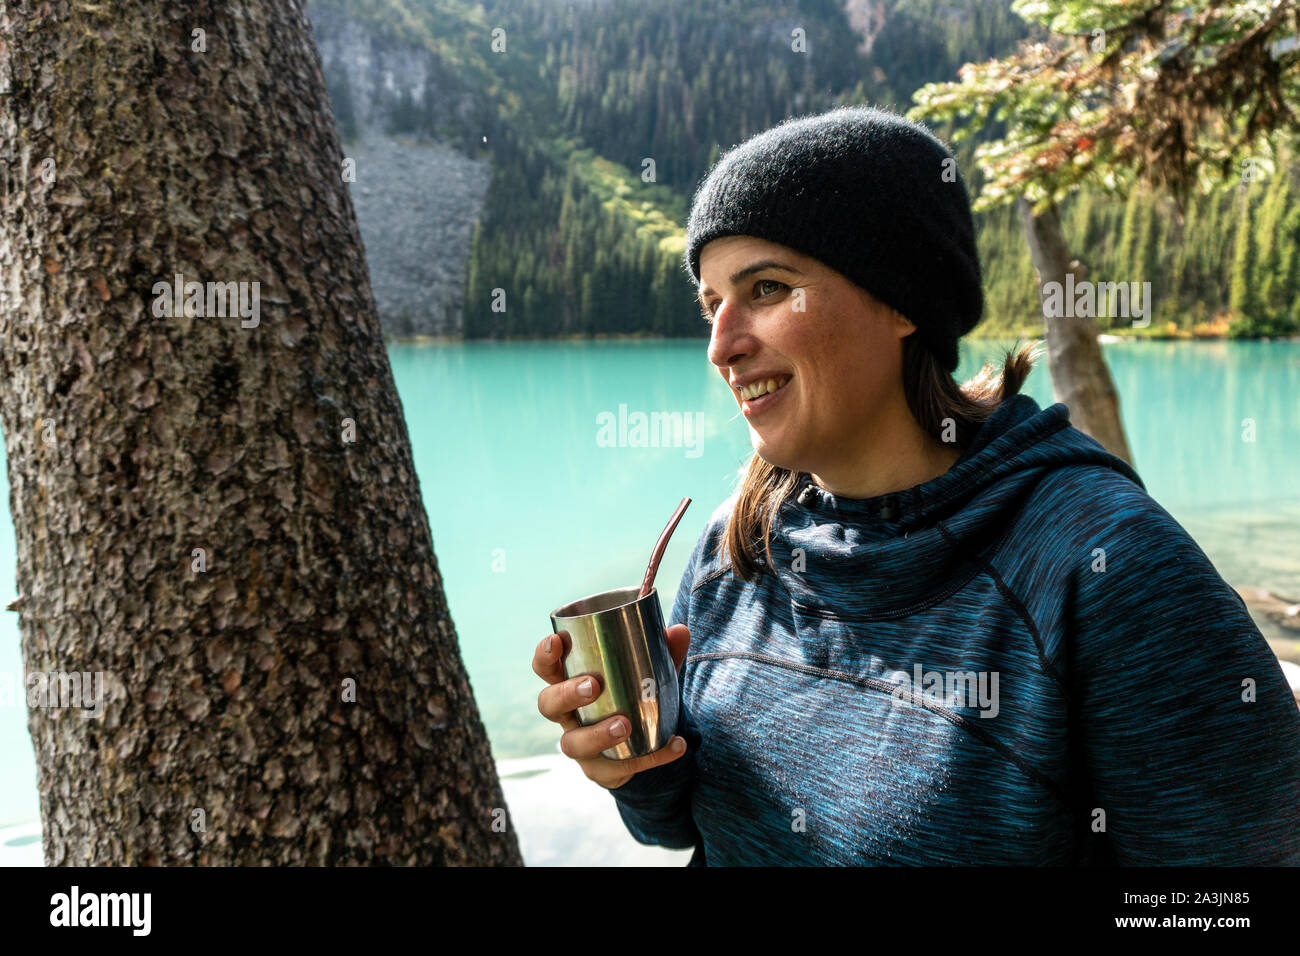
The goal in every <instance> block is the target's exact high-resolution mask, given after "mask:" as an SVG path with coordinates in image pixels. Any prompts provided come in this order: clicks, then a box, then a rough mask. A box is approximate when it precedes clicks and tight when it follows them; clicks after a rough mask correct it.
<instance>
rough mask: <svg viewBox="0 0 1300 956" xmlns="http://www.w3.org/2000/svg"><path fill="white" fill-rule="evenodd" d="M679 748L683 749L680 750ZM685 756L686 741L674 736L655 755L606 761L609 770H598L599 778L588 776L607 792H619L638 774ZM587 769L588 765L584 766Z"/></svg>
mask: <svg viewBox="0 0 1300 956" xmlns="http://www.w3.org/2000/svg"><path fill="white" fill-rule="evenodd" d="M679 747H680V748H681V749H678V748H679ZM685 754H686V741H685V740H683V739H682V738H681V737H677V736H674V737H673V738H672V739H671V740H669V741H668V743H666V744H665V745H664V746H662V747H660V748H659V749H658V750H656V751H655V752H654V753H649V754H646V755H645V756H644V757H633V758H632V759H631V760H619V761H617V762H615V761H613V760H605V761H604V763H605V764H607V765H609V767H608V769H606V768H604V767H600V768H597V769H598V773H599V775H598V776H592V774H591V773H588V774H587V776H588V777H589V778H590V779H592V780H595V781H596V783H598V784H600V785H601V786H602V787H604V788H606V789H607V790H617V789H618V788H619V787H621V786H623V784H625V783H627V782H628V781H629V780H631V779H632V778H633V777H635V776H636V775H637V774H639V773H642V772H644V771H646V770H651V769H653V768H655V767H662V766H663V765H664V764H666V763H672V762H673V761H674V760H680V759H681V758H682V757H683V756H684V755H685ZM585 769H586V765H584V770H585Z"/></svg>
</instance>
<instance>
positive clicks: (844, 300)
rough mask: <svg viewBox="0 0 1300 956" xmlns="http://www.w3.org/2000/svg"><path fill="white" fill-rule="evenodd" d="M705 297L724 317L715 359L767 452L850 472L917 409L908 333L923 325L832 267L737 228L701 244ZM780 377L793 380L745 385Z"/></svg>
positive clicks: (718, 319)
mask: <svg viewBox="0 0 1300 956" xmlns="http://www.w3.org/2000/svg"><path fill="white" fill-rule="evenodd" d="M699 297H700V304H701V307H702V309H703V310H704V313H705V319H706V321H709V322H710V324H711V326H712V332H711V336H710V339H709V361H711V362H712V363H713V364H714V365H715V366H716V367H717V369H718V372H719V374H721V375H722V377H723V379H724V380H726V382H727V384H728V385H729V386H731V387H732V388H731V392H732V397H733V398H734V399H735V401H736V404H737V406H738V407H739V408H740V410H741V412H742V413H743V414H744V416H745V419H746V421H748V423H749V429H750V438H751V440H752V442H753V446H754V451H755V452H757V453H758V454H759V455H760V456H761V457H762V458H763V459H764V460H765V461H768V462H770V463H772V464H773V465H776V466H778V467H781V468H788V469H790V470H792V471H806V472H810V473H813V474H832V473H836V472H843V471H845V470H846V469H851V468H852V466H853V463H854V462H858V461H862V460H864V458H865V457H866V456H867V455H868V454H869V452H870V449H871V447H872V444H873V441H872V435H873V432H875V433H880V432H882V431H889V430H890V429H888V428H884V427H883V426H884V425H885V423H887V422H890V421H892V420H895V419H896V416H898V415H900V414H904V415H905V414H908V412H907V404H906V399H905V397H904V395H903V388H902V340H903V338H905V337H906V336H907V335H908V333H909V332H911V331H913V330H914V329H915V326H913V325H912V323H911V322H909V321H908V320H907V319H905V318H903V317H902V316H901V315H899V314H898V313H896V312H894V311H893V310H892V309H889V308H888V307H887V306H885V305H884V304H883V303H881V302H879V301H877V300H876V299H874V298H873V297H872V296H871V295H870V294H868V293H867V292H866V291H865V290H863V289H861V288H860V287H859V286H857V285H855V284H854V283H853V282H851V281H849V280H848V279H846V278H845V277H844V276H843V275H841V274H840V273H838V272H836V271H835V270H833V269H831V268H830V267H829V266H825V265H823V264H822V263H820V262H819V261H817V260H816V259H812V258H809V257H807V256H804V255H802V254H800V253H798V252H795V251H794V250H793V249H790V248H788V247H786V246H782V245H778V244H776V243H773V242H768V241H767V240H764V239H756V238H753V237H750V236H726V237H724V238H721V239H715V240H713V241H712V242H709V243H708V244H707V245H706V246H705V247H704V249H703V250H702V252H701V255H700V296H699ZM769 379H774V380H775V382H776V384H777V385H781V383H782V382H784V383H785V384H784V385H781V388H780V389H778V390H777V391H775V392H772V393H771V394H768V395H766V396H765V397H753V398H751V397H748V396H749V394H750V393H749V391H748V390H747V391H746V392H744V393H742V392H741V391H740V390H739V389H738V388H737V387H736V386H738V385H742V386H743V385H749V384H750V383H751V382H753V383H755V384H757V383H758V381H759V380H762V381H763V382H764V383H765V382H766V381H767V380H769ZM760 387H762V386H760Z"/></svg>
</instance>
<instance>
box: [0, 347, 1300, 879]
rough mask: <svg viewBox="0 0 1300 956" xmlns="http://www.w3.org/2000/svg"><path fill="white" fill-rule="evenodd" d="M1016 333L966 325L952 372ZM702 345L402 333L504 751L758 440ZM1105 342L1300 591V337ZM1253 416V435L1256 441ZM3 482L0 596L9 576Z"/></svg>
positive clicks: (405, 365)
mask: <svg viewBox="0 0 1300 956" xmlns="http://www.w3.org/2000/svg"><path fill="white" fill-rule="evenodd" d="M1010 344H1011V343H1010V342H1000V341H993V340H967V341H965V342H963V343H962V350H963V354H962V364H961V368H960V369H959V370H958V376H959V378H960V379H964V378H966V377H968V376H970V375H971V374H973V373H974V372H975V371H976V370H977V368H978V367H979V365H980V364H981V363H982V362H983V361H985V360H987V359H990V358H995V357H999V356H1000V354H1001V351H1002V350H1003V349H1004V348H1005V347H1007V346H1008V345H1010ZM706 346H707V343H706V341H705V340H704V339H698V340H687V341H631V342H591V343H568V342H565V343H509V344H487V343H483V344H466V345H430V346H418V345H393V346H390V349H389V354H390V356H391V359H392V365H393V372H394V375H395V378H396V381H397V386H398V391H399V393H400V395H401V399H402V404H403V408H404V410H405V414H406V420H407V425H408V428H409V430H410V435H411V440H412V444H413V449H414V454H415V464H416V470H417V472H418V475H419V479H420V485H421V490H422V492H423V496H424V504H425V508H426V510H427V511H428V515H429V524H430V526H431V528H432V531H433V543H434V549H435V551H436V553H437V556H438V562H439V567H440V569H441V572H442V576H443V579H444V582H445V584H446V589H447V598H448V601H449V604H450V608H451V612H452V616H453V618H454V621H455V624H456V629H457V632H458V634H459V637H460V646H461V650H462V654H463V658H464V661H465V665H466V668H467V670H468V672H469V677H470V682H471V685H472V687H473V690H474V694H475V697H476V699H477V701H478V705H479V708H480V713H481V715H482V717H483V720H484V723H485V725H486V727H487V731H488V735H489V739H490V741H491V745H492V751H493V755H494V757H495V758H496V759H497V760H498V761H502V760H505V761H515V760H517V759H518V758H534V757H539V756H542V755H554V754H555V753H556V741H557V739H558V731H559V728H558V727H556V726H555V725H554V724H551V723H549V722H547V721H546V720H544V719H543V718H542V717H541V716H540V715H539V714H538V713H537V693H538V691H539V690H540V689H541V682H540V681H539V680H538V678H537V677H535V676H534V675H533V673H532V671H531V669H530V667H529V661H530V657H531V654H532V651H533V647H534V645H535V644H536V643H537V642H538V641H539V640H540V639H541V638H542V637H543V636H545V635H546V634H547V633H549V631H550V627H549V621H548V614H549V612H550V611H552V610H553V609H555V608H556V607H557V606H559V605H560V604H562V603H564V602H566V601H569V600H572V599H574V598H577V597H580V596H583V595H585V594H589V593H592V592H595V591H599V590H603V589H605V588H610V587H618V586H623V585H628V584H634V583H636V582H638V581H639V580H640V578H641V575H642V573H643V571H644V569H645V562H646V559H647V556H648V552H649V549H650V547H651V546H652V545H653V543H654V540H655V537H656V536H657V535H658V533H659V531H660V529H661V528H662V526H663V524H664V522H665V521H666V520H667V518H668V516H669V515H670V514H671V513H672V511H673V509H674V508H675V507H676V505H677V503H678V501H680V499H681V497H682V496H683V495H690V496H691V498H692V499H693V504H692V505H691V508H690V510H689V511H688V512H687V513H686V516H685V518H683V520H682V523H681V526H680V527H679V528H678V531H677V533H676V535H675V536H674V539H673V542H672V544H671V545H670V546H669V548H668V551H667V554H666V555H665V557H664V560H663V564H662V566H661V570H660V573H659V579H658V585H659V590H660V593H661V596H662V603H663V607H664V612H665V615H667V613H668V611H669V609H670V608H671V606H672V601H673V598H674V596H675V592H676V587H677V582H678V579H679V577H680V575H681V571H682V568H683V567H684V565H685V562H686V559H687V557H688V555H689V553H690V550H691V548H692V547H693V546H694V543H695V541H696V539H697V538H698V536H699V534H700V532H701V530H702V528H703V525H704V521H705V520H706V519H707V518H708V516H709V514H710V513H711V512H712V510H713V509H714V507H716V505H717V504H718V503H720V502H721V501H722V500H723V499H724V498H726V497H727V496H728V494H730V492H731V490H732V487H733V483H734V481H735V478H736V474H737V471H738V469H739V468H740V467H741V466H742V465H743V464H744V462H745V461H746V460H747V459H748V457H749V455H750V453H751V448H750V444H749V434H748V429H747V426H746V424H745V421H744V419H743V417H739V416H738V415H737V412H736V407H735V404H734V402H733V401H732V399H731V397H730V396H729V395H728V393H727V389H726V387H725V385H724V384H723V383H722V381H721V379H720V377H719V376H718V374H717V370H716V369H715V368H713V366H711V365H710V364H709V362H708V360H707V358H706V356H705V349H706ZM1104 351H1105V355H1106V359H1107V361H1108V363H1109V364H1110V367H1111V371H1112V374H1113V376H1114V379H1115V382H1116V385H1117V387H1118V389H1119V393H1120V396H1121V402H1122V412H1123V417H1124V424H1125V428H1126V430H1127V433H1128V437H1129V442H1130V445H1131V447H1132V449H1133V455H1134V459H1135V465H1136V468H1137V470H1138V472H1139V474H1141V476H1142V478H1143V480H1144V482H1145V483H1146V486H1147V489H1148V491H1149V492H1150V494H1151V495H1152V496H1153V497H1154V498H1155V499H1156V500H1157V501H1158V502H1159V503H1160V504H1161V505H1162V506H1163V507H1164V508H1165V509H1166V510H1168V511H1169V512H1170V513H1171V514H1172V515H1173V516H1174V517H1175V518H1176V519H1177V520H1178V521H1179V522H1180V523H1182V525H1183V526H1184V527H1185V528H1186V529H1187V530H1188V531H1189V532H1190V533H1191V534H1192V536H1193V537H1194V538H1195V539H1196V540H1197V542H1198V543H1199V544H1200V546H1201V548H1202V549H1203V550H1204V551H1205V552H1206V553H1207V554H1208V555H1209V556H1210V558H1211V559H1212V560H1213V561H1214V563H1215V565H1216V567H1217V568H1218V569H1219V571H1220V573H1221V574H1222V575H1223V576H1224V578H1226V579H1227V580H1228V582H1229V583H1231V584H1233V585H1243V584H1250V585H1258V586H1262V587H1267V588H1270V589H1272V590H1275V591H1278V592H1280V593H1282V594H1285V595H1290V596H1291V597H1292V598H1293V599H1295V598H1300V343H1296V342H1123V343H1115V344H1108V345H1106V346H1104ZM1024 391H1025V392H1026V393H1027V394H1029V395H1031V396H1033V398H1034V399H1035V400H1036V401H1038V403H1039V404H1040V405H1043V406H1045V405H1048V404H1051V402H1052V401H1053V399H1052V393H1051V384H1050V380H1049V378H1048V376H1047V370H1046V358H1045V357H1044V358H1043V360H1042V361H1041V362H1040V364H1039V367H1038V368H1036V369H1035V371H1034V372H1033V374H1032V375H1031V376H1030V378H1029V380H1028V382H1027V384H1026V387H1025V389H1024ZM620 406H623V409H622V410H620ZM638 412H639V413H643V414H648V413H651V412H678V413H682V414H683V415H686V414H689V415H690V416H691V424H692V425H693V426H694V425H698V426H699V427H698V430H696V429H694V428H692V429H691V431H689V432H684V433H683V441H682V443H680V444H679V446H678V447H650V446H639V445H638V444H636V442H635V438H636V436H637V433H636V432H635V429H634V426H635V421H636V420H635V414H636V413H638ZM1245 419H1251V420H1253V422H1254V438H1255V440H1254V441H1253V442H1251V441H1245V440H1243V434H1244V426H1243V420H1245ZM621 420H626V422H627V425H626V426H625V427H624V426H621V424H620V423H621ZM620 431H623V432H625V435H624V437H625V438H626V439H628V440H627V441H624V442H622V443H620V442H619V440H618V438H619V433H620ZM687 438H689V439H690V441H689V442H688V441H686V439H687ZM610 439H613V441H610ZM0 454H2V450H0ZM5 502H6V503H5V507H4V509H3V512H2V513H0V606H3V605H4V604H7V603H8V602H9V601H11V600H13V598H14V597H15V596H16V590H15V581H14V565H15V561H14V533H13V524H12V521H11V519H10V514H9V507H8V498H7V496H6V499H5ZM17 621H18V618H17V615H16V614H13V613H3V614H0V672H5V673H7V674H9V675H14V677H15V678H17V677H18V676H19V675H20V674H21V670H22V667H21V660H20V654H19V636H18V627H17ZM580 785H581V786H591V785H590V784H588V783H587V782H586V781H585V780H583V781H582V782H581V784H580ZM516 792H517V793H519V792H526V791H523V790H517V791H516ZM513 799H519V798H518V797H515V798H512V800H513ZM603 799H604V801H605V802H606V803H608V804H612V800H610V799H609V798H608V797H603ZM511 812H512V815H513V814H515V813H516V808H515V806H514V805H513V802H512V808H511ZM38 819H39V807H38V803H37V793H36V784H35V762H34V758H33V754H32V747H31V740H30V737H29V736H28V733H27V727H26V710H25V708H24V706H22V701H21V700H19V701H18V705H17V706H8V705H5V704H4V703H3V702H0V828H2V827H6V826H9V827H12V826H13V825H15V824H28V825H30V824H32V823H34V822H35V821H37V820H38ZM10 832H13V831H12V830H11V831H10ZM21 839H24V840H28V841H29V842H30V838H27V837H23V838H21ZM0 842H3V841H2V840H0ZM35 849H38V848H35ZM526 859H527V856H526ZM575 862H576V861H575Z"/></svg>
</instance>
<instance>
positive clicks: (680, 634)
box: [664, 624, 691, 673]
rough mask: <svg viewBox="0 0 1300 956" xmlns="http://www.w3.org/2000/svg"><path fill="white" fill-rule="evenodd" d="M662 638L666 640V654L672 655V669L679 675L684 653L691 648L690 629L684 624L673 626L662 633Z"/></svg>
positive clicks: (684, 658)
mask: <svg viewBox="0 0 1300 956" xmlns="http://www.w3.org/2000/svg"><path fill="white" fill-rule="evenodd" d="M664 637H666V638H667V639H668V653H669V654H671V655H672V658H673V667H674V668H675V669H676V670H677V671H678V673H680V672H681V669H682V661H684V660H686V652H687V650H689V649H690V646H691V629H690V628H689V627H687V626H686V625H685V624H674V625H673V626H672V627H670V628H668V629H667V630H666V631H664Z"/></svg>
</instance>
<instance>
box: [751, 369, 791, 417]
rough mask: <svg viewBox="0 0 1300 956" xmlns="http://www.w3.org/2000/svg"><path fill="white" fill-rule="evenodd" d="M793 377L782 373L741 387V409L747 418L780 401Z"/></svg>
mask: <svg viewBox="0 0 1300 956" xmlns="http://www.w3.org/2000/svg"><path fill="white" fill-rule="evenodd" d="M793 378H794V376H793V375H781V376H777V377H775V378H768V379H764V380H763V381H761V382H754V383H753V384H752V385H746V386H744V387H743V388H741V389H739V390H738V393H739V395H740V410H741V412H742V413H743V414H744V416H745V418H747V419H748V418H753V417H754V416H756V415H759V414H761V413H763V412H765V411H767V410H768V409H769V408H771V407H772V406H773V405H775V404H776V403H777V402H779V401H780V400H781V396H782V395H784V394H785V392H786V385H788V384H789V383H790V381H791V379H793Z"/></svg>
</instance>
